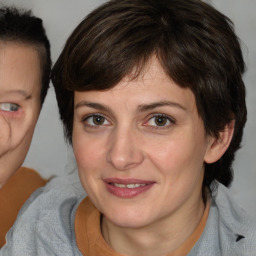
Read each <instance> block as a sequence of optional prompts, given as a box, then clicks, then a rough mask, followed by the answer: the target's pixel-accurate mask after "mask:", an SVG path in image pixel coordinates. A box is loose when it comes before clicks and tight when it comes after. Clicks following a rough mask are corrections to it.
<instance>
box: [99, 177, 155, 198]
mask: <svg viewBox="0 0 256 256" xmlns="http://www.w3.org/2000/svg"><path fill="white" fill-rule="evenodd" d="M104 182H105V185H106V188H107V191H108V192H109V193H111V194H112V195H114V196H117V197H119V198H134V197H136V196H138V195H140V194H142V193H145V192H146V191H148V190H149V189H150V188H152V187H153V185H154V184H155V182H153V181H142V180H137V179H136V180H135V179H123V180H122V179H111V178H110V179H105V180H104Z"/></svg>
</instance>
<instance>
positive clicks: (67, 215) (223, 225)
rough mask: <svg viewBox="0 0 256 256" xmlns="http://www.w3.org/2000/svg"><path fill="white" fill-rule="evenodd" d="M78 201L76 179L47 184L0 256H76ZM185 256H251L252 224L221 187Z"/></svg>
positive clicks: (255, 243)
mask: <svg viewBox="0 0 256 256" xmlns="http://www.w3.org/2000/svg"><path fill="white" fill-rule="evenodd" d="M73 176H74V175H73ZM84 196H85V193H84V191H83V189H82V187H81V186H80V183H79V180H78V178H77V177H75V178H74V177H69V178H68V179H67V178H62V179H59V178H57V179H53V181H52V182H50V183H49V184H48V185H47V186H46V187H44V188H43V189H39V190H38V191H36V192H35V193H34V194H33V195H32V197H31V198H30V199H29V200H28V201H27V203H26V204H25V206H24V207H23V208H22V210H21V212H20V213H19V215H18V219H17V221H16V223H15V224H14V226H13V227H12V229H11V230H10V231H9V232H8V234H7V243H6V245H5V246H4V247H3V248H2V249H1V251H0V255H1V256H16V255H17V256H36V255H38V256H72V255H75V256H81V255H82V254H81V253H80V251H79V249H78V248H77V245H76V239H75V234H74V218H75V212H76V209H77V207H78V205H79V204H80V202H81V200H82V199H83V198H84ZM92 256H96V255H92ZM97 256H98V255H97ZM188 256H256V222H255V221H253V220H252V219H250V218H249V217H248V216H247V214H246V213H245V212H244V211H243V210H242V209H240V208H239V207H238V206H237V205H236V204H235V203H234V202H233V201H232V199H231V198H230V196H229V195H228V190H227V189H226V188H225V187H224V186H222V185H221V184H219V185H218V189H217V190H216V192H215V193H213V195H212V203H211V207H210V212H209V216H208V219H207V224H206V227H205V229H204V231H203V234H202V235H201V238H200V239H199V241H198V242H197V243H196V245H195V246H194V248H193V249H192V250H191V252H190V253H189V254H188Z"/></svg>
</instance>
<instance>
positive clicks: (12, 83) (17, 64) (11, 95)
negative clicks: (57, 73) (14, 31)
mask: <svg viewBox="0 0 256 256" xmlns="http://www.w3.org/2000/svg"><path fill="white" fill-rule="evenodd" d="M40 90H41V70H40V60H39V55H38V53H37V51H36V50H35V49H34V48H33V47H31V46H27V45H25V44H21V43H13V42H4V41H0V127H1V129H0V184H1V185H3V184H4V183H5V182H6V181H7V179H8V178H9V177H10V176H11V175H12V174H13V173H14V172H15V171H16V170H17V169H18V168H19V167H20V165H21V164H22V162H23V161H24V159H25V157H26V154H27V152H28V149H29V146H30V143H31V139H32V136H33V131H34V128H35V125H36V121H37V119H38V115H39V112H40Z"/></svg>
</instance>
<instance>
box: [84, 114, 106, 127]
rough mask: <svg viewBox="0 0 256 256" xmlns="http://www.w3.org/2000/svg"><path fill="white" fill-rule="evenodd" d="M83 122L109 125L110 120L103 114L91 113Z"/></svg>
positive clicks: (93, 124) (91, 124)
mask: <svg viewBox="0 0 256 256" xmlns="http://www.w3.org/2000/svg"><path fill="white" fill-rule="evenodd" d="M83 122H84V123H85V124H86V125H89V126H108V125H110V123H109V121H108V120H107V119H106V118H105V117H103V116H101V115H91V116H88V117H86V118H85V119H84V120H83Z"/></svg>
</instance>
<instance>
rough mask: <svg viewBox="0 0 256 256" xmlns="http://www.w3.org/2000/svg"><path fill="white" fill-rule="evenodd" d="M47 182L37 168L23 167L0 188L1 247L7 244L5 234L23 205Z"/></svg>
mask: <svg viewBox="0 0 256 256" xmlns="http://www.w3.org/2000/svg"><path fill="white" fill-rule="evenodd" d="M46 182H47V180H45V179H43V178H41V176H40V175H39V174H38V173H37V172H36V171H35V170H33V169H30V168H26V167H21V168H20V169H19V170H18V171H17V172H16V173H15V174H14V175H13V176H12V177H11V178H10V179H9V180H8V181H7V183H6V184H5V185H4V186H3V187H2V188H1V189H0V247H2V246H3V245H4V244H5V235H6V233H7V232H8V230H9V229H10V228H11V226H12V225H13V224H14V222H15V219H16V217H17V215H18V212H19V210H20V209H21V207H22V205H23V204H24V203H25V201H26V200H27V199H28V198H29V196H30V195H31V194H32V193H33V192H34V191H35V190H36V189H38V188H39V187H42V186H44V185H45V184H46Z"/></svg>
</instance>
